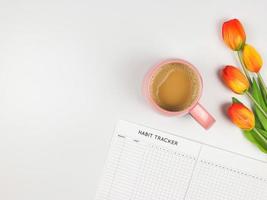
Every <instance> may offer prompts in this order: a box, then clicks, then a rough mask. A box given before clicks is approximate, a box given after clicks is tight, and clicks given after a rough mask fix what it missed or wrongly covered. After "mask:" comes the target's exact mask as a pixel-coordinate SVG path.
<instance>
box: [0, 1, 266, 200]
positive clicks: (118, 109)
mask: <svg viewBox="0 0 267 200" xmlns="http://www.w3.org/2000/svg"><path fill="white" fill-rule="evenodd" d="M232 17H238V18H240V20H241V21H242V22H243V23H244V25H245V27H246V32H247V35H248V42H249V43H251V44H253V45H254V46H255V47H256V48H257V49H258V50H259V51H260V52H261V54H262V57H263V59H264V60H266V59H267V51H266V45H267V43H266V41H267V26H266V17H267V12H266V2H264V1H260V0H258V1H245V0H243V1H241V0H240V1H233V0H224V1H211V0H210V1H199V2H197V1H195V2H194V1H179V0H168V1H155V0H153V1H152V0H145V1H141V0H135V1H124V0H114V1H96V0H95V1H85V0H83V1H82V0H76V1H63V0H47V1H38V0H37V1H34V0H25V1H18V0H17V1H16V0H9V1H3V0H1V1H0V24H1V26H0V55H1V56H0V199H5V200H15V199H20V200H35V199H38V200H42V199H43V200H46V199H50V200H58V199H64V200H71V199H77V200H78V199H81V200H85V199H92V198H93V196H94V194H95V189H96V185H97V182H98V178H99V176H100V174H101V170H102V167H103V163H104V160H105V158H106V155H107V152H108V147H109V142H110V138H111V136H112V133H113V129H114V127H115V124H116V122H117V121H118V119H126V120H129V121H132V122H136V123H140V124H144V125H147V126H150V127H153V128H157V129H161V130H164V131H169V132H173V133H176V134H178V135H182V136H185V137H189V138H193V139H195V140H199V141H202V142H205V143H208V144H212V145H217V146H219V147H222V148H227V149H230V150H232V151H236V152H240V153H243V154H246V155H249V156H252V157H255V158H259V159H263V160H267V158H266V156H264V155H263V154H261V153H260V152H259V151H258V150H257V149H256V148H255V147H254V146H253V145H251V144H250V143H249V142H247V141H246V140H245V139H244V138H243V136H242V134H241V132H240V130H238V129H237V128H236V127H235V126H233V125H232V124H231V123H230V122H229V121H228V119H227V118H225V116H224V115H223V113H222V107H223V105H225V104H226V103H228V102H230V98H231V96H232V95H233V94H231V92H230V91H228V90H227V89H226V88H225V87H224V86H223V85H222V84H221V82H220V81H219V79H218V76H217V74H218V70H219V69H220V68H221V67H222V66H223V65H225V64H237V62H236V61H235V58H234V56H233V54H232V52H231V51H230V50H229V49H227V48H226V47H225V45H224V44H223V42H222V41H221V33H220V25H221V22H222V21H223V20H225V19H229V18H232ZM170 57H177V58H184V59H186V60H188V61H190V62H191V63H193V64H194V65H196V66H197V68H198V69H199V70H200V71H201V73H202V75H203V79H204V84H205V85H204V93H203V97H202V98H201V103H202V104H203V105H204V106H205V107H206V108H207V109H208V110H209V111H210V112H211V113H212V114H213V115H214V116H215V117H216V119H217V123H216V124H215V125H214V127H212V128H211V129H210V130H209V131H208V132H206V131H204V130H203V129H202V128H201V127H200V126H199V125H198V124H197V123H195V122H194V121H193V119H190V116H187V117H183V118H179V119H178V118H176V117H173V118H168V117H165V116H162V115H159V114H158V113H156V112H154V111H153V110H152V109H151V108H150V107H148V105H147V104H146V103H145V101H144V99H143V97H142V95H141V90H140V88H141V82H142V78H143V76H144V74H145V73H146V71H147V70H148V69H149V68H150V67H151V66H152V65H153V64H155V63H156V62H158V61H159V60H161V59H165V58H170ZM263 71H264V77H266V74H267V69H266V68H265V69H264V70H263ZM266 81H267V78H266Z"/></svg>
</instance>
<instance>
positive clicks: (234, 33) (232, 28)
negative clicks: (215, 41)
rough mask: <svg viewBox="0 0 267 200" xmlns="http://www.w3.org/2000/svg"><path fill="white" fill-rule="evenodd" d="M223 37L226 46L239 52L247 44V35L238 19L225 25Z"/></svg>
mask: <svg viewBox="0 0 267 200" xmlns="http://www.w3.org/2000/svg"><path fill="white" fill-rule="evenodd" d="M222 37H223V40H224V42H225V43H226V45H227V46H228V47H229V48H231V49H232V50H234V51H239V50H240V49H242V47H243V46H244V44H245V41H246V34H245V31H244V28H243V26H242V24H241V23H240V21H239V20H238V19H232V20H229V21H226V22H224V23H223V26H222Z"/></svg>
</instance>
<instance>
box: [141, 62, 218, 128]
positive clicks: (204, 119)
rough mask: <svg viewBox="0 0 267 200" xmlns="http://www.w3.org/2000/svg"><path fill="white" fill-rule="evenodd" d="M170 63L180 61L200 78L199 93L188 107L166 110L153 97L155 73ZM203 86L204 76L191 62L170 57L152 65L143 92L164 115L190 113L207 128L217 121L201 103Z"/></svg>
mask: <svg viewBox="0 0 267 200" xmlns="http://www.w3.org/2000/svg"><path fill="white" fill-rule="evenodd" d="M170 63H178V64H183V65H186V66H187V67H189V68H190V69H192V70H193V71H194V72H195V74H196V76H197V78H198V82H199V93H198V95H197V97H196V98H195V100H194V101H193V103H192V104H191V105H190V106H189V107H187V108H186V109H184V110H182V111H168V110H165V109H163V108H161V107H160V106H159V105H158V104H157V103H156V102H155V101H154V99H153V98H152V96H151V91H150V88H151V84H152V78H153V76H154V75H155V73H157V72H158V70H159V69H160V68H161V67H163V66H164V65H166V64H170ZM202 88H203V82H202V78H201V75H200V73H199V72H198V70H197V69H196V68H195V67H194V66H193V65H192V64H190V63H189V62H187V61H185V60H181V59H168V60H164V61H162V62H160V63H159V64H157V65H155V66H154V67H152V68H151V69H150V70H149V72H148V73H147V75H146V76H145V79H144V85H143V92H144V95H145V97H146V98H147V100H148V102H149V103H150V104H151V106H152V107H153V108H155V109H156V110H157V111H159V112H160V113H162V114H164V115H168V116H182V115H185V114H190V115H191V116H192V117H193V118H194V119H195V120H196V121H197V122H198V123H199V124H200V125H201V126H203V127H204V128H205V129H208V128H210V127H211V126H212V124H213V123H214V122H215V119H214V118H213V117H212V116H211V115H210V114H209V113H208V112H207V110H206V109H205V108H204V107H203V106H202V105H200V104H199V99H200V97H201V94H202Z"/></svg>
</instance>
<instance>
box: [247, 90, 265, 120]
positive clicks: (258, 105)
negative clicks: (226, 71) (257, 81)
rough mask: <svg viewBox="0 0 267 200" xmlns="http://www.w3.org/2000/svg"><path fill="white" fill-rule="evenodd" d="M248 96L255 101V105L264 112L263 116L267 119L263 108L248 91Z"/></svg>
mask: <svg viewBox="0 0 267 200" xmlns="http://www.w3.org/2000/svg"><path fill="white" fill-rule="evenodd" d="M246 94H247V95H248V97H249V98H250V99H251V100H252V101H253V103H254V104H255V105H256V106H257V107H258V109H259V110H260V111H261V112H262V114H263V115H264V116H265V118H266V119H267V114H266V112H265V111H264V110H263V108H262V107H261V106H260V104H259V103H258V102H257V101H256V99H255V98H254V97H253V96H252V95H251V94H250V93H249V92H248V91H247V92H246Z"/></svg>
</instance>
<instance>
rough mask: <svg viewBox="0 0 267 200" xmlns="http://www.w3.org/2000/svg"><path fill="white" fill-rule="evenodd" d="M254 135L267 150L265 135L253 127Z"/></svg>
mask: <svg viewBox="0 0 267 200" xmlns="http://www.w3.org/2000/svg"><path fill="white" fill-rule="evenodd" d="M252 136H253V137H254V138H255V140H256V141H257V142H258V143H259V144H260V146H262V147H263V148H264V149H265V150H267V139H266V138H265V137H263V135H262V134H261V133H260V132H259V131H258V130H257V129H256V128H254V129H253V134H252Z"/></svg>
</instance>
